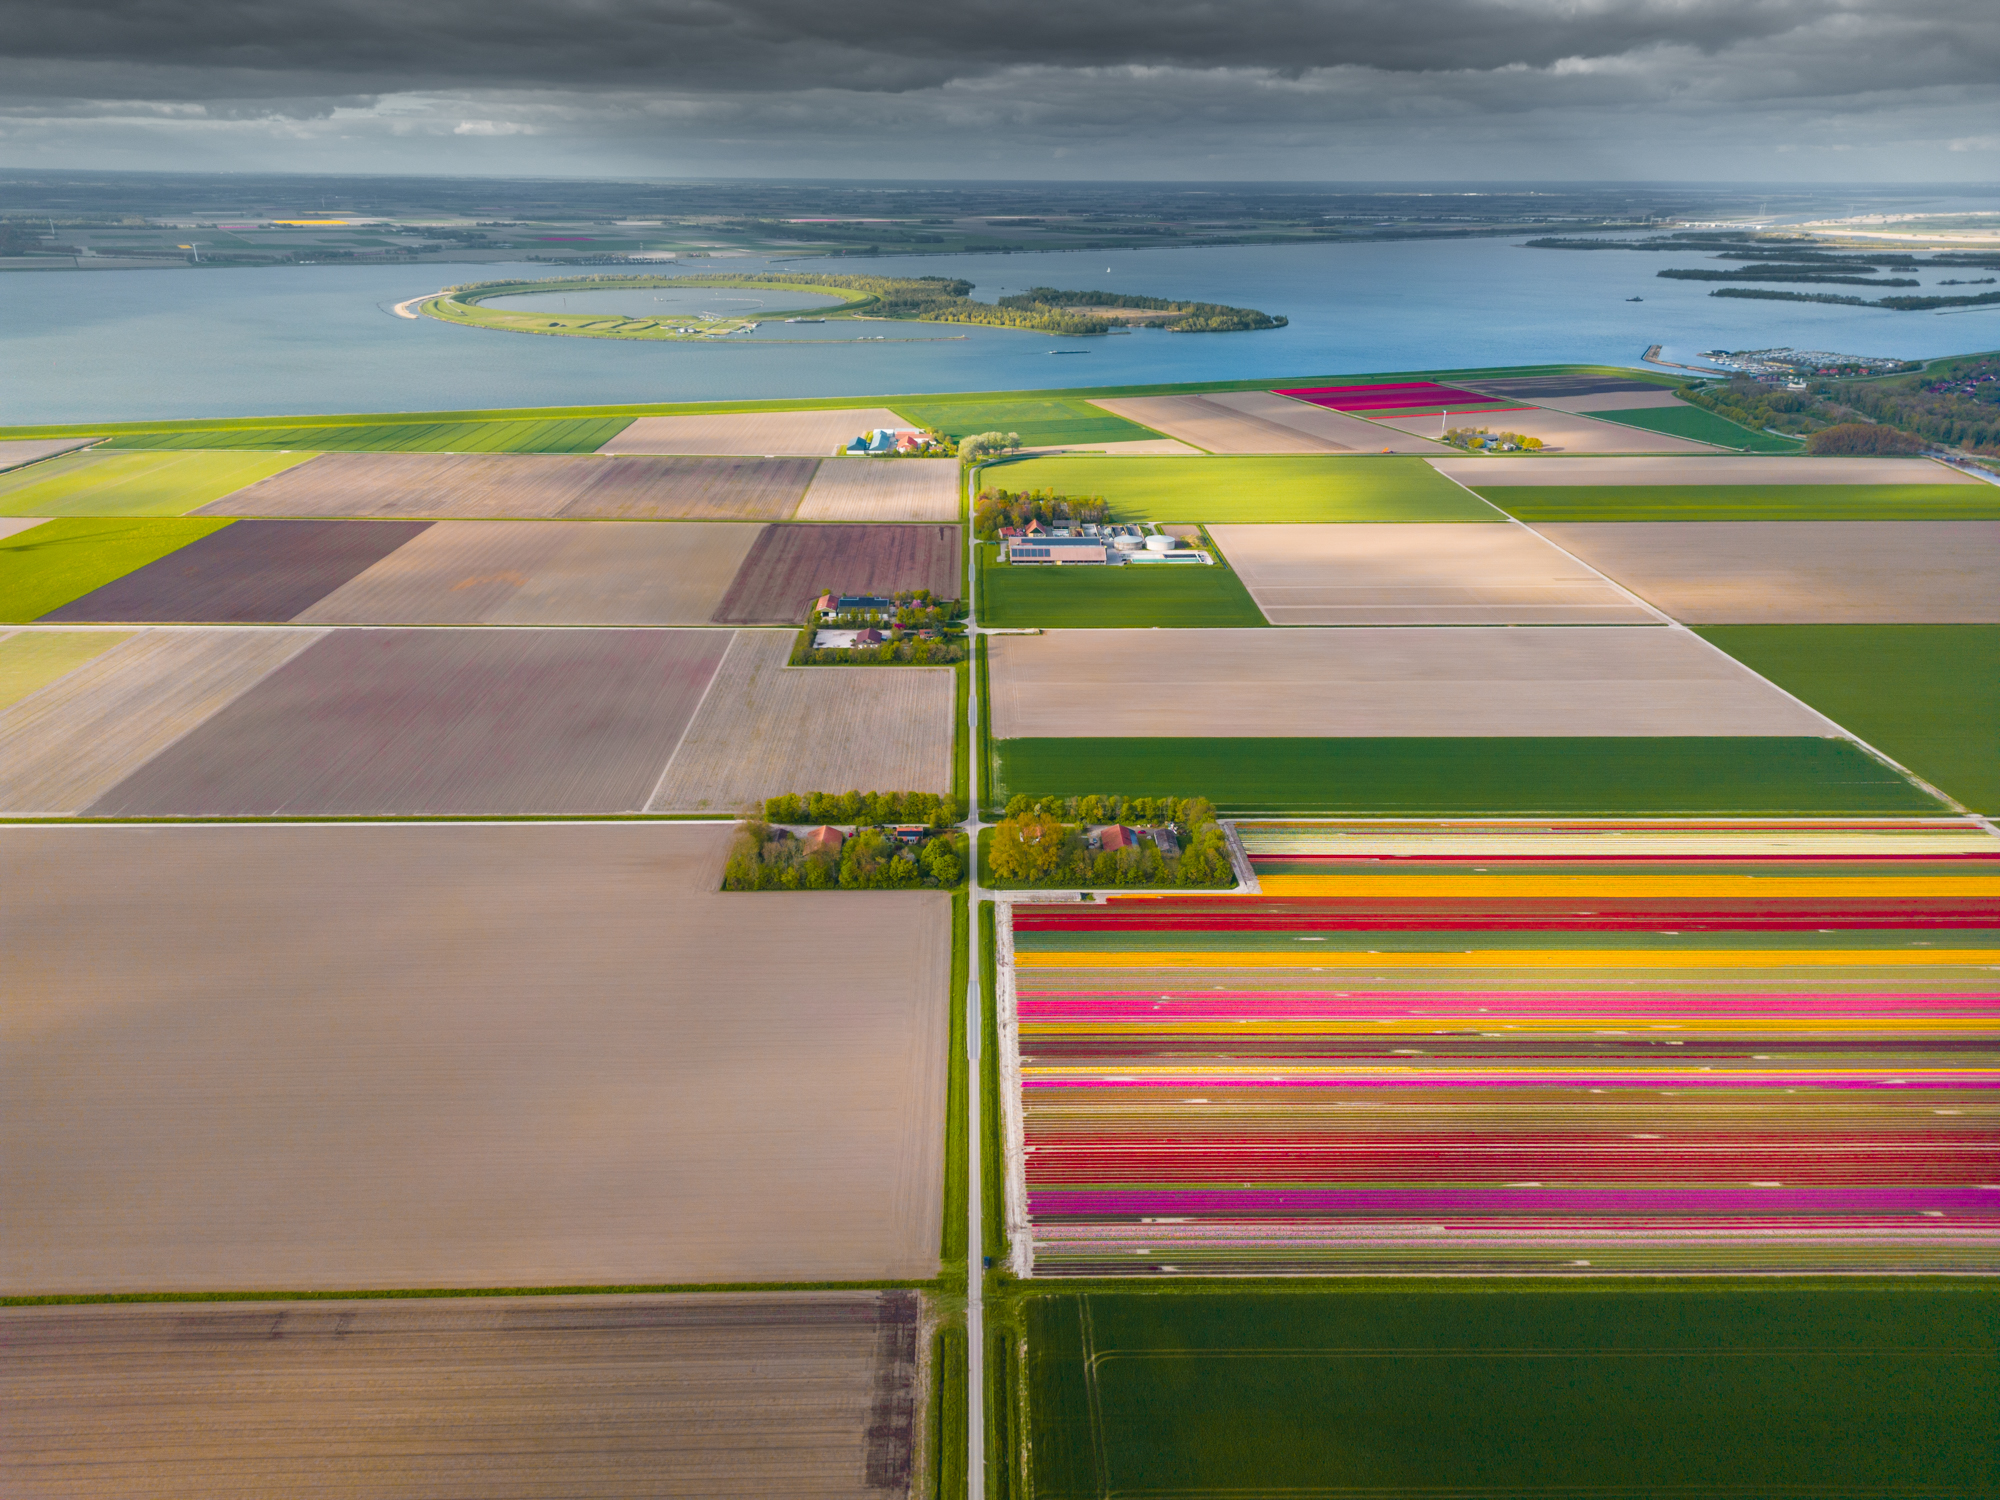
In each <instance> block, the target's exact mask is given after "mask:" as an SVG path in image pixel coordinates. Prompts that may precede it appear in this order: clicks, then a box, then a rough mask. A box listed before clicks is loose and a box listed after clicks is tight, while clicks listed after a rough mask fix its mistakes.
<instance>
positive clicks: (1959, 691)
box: [1696, 486, 2000, 813]
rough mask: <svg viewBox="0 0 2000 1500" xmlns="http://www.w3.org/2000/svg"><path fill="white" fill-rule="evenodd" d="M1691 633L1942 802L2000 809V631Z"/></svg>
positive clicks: (1715, 629) (1793, 628) (1735, 628)
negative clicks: (1910, 774) (1927, 786)
mask: <svg viewBox="0 0 2000 1500" xmlns="http://www.w3.org/2000/svg"><path fill="white" fill-rule="evenodd" d="M1982 488H1984V486H1982ZM1989 493H1991V491H1989ZM1696 633H1697V634H1699V635H1702V636H1705V637H1706V638H1707V639H1709V640H1711V641H1713V642H1714V643H1715V644H1716V645H1718V646H1720V647H1721V648H1722V649H1723V650H1724V651H1727V652H1728V653H1729V654H1730V655H1731V656H1733V657H1735V658H1736V659H1737V660H1739V661H1741V662H1743V663H1744V664H1745V665H1747V666H1748V667H1750V668H1751V670H1753V671H1756V672H1759V673H1762V674H1763V675H1764V676H1766V677H1768V678H1770V679H1771V681H1773V682H1775V683H1777V684H1778V686H1779V687H1781V688H1783V689H1784V690H1785V691H1786V692H1788V693H1791V694H1794V695H1795V696H1797V697H1799V698H1802V699H1804V700H1805V701H1806V702H1807V703H1809V704H1811V705H1812V706H1813V707H1814V708H1816V709H1818V710H1819V711H1820V712H1821V713H1823V714H1825V715H1826V716H1827V717H1828V718H1830V719H1833V720H1834V721H1835V722H1837V723H1840V724H1844V725H1846V726H1847V728H1849V729H1850V730H1852V731H1853V732H1854V733H1855V734H1857V735H1859V736H1861V738H1862V739H1864V740H1866V741H1868V743H1869V744H1871V745H1873V746H1875V747H1876V748H1877V749H1878V750H1880V751H1881V752H1882V753H1883V754H1884V755H1889V756H1893V757H1894V758H1895V759H1896V760H1897V761H1899V762H1900V763H1902V764H1903V765H1906V766H1908V767H1909V768H1910V769H1911V770H1912V771H1914V772H1915V773H1916V774H1917V775H1919V776H1921V777H1923V778H1924V780H1926V781H1928V782H1930V783H1931V785H1933V786H1935V787H1938V788H1939V789H1940V790H1942V791H1943V792H1944V793H1945V794H1946V795H1947V796H1950V797H1954V798H1956V799H1957V800H1958V801H1960V802H1962V803H1964V804H1965V805H1966V806H1967V807H1969V808H1971V809H1972V810H1973V811H1975V812H1982V813H2000V753H1996V748H1995V747H1996V740H2000V732H1996V726H2000V625H1703V626H1700V627H1698V628H1697V632H1696Z"/></svg>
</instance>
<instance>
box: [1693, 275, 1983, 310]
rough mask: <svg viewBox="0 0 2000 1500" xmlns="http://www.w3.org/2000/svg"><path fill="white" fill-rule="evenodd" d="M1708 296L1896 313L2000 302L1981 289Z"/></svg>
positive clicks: (1746, 289)
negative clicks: (1942, 293) (1949, 293)
mask: <svg viewBox="0 0 2000 1500" xmlns="http://www.w3.org/2000/svg"><path fill="white" fill-rule="evenodd" d="M1869 284H1870V285H1874V286H1891V285H1894V284H1895V283H1893V282H1879V281H1878V282H1872V283H1869ZM1708 295H1709V296H1711V297H1754V298H1759V299H1761V300H1763V301H1766V302H1833V303H1838V304H1839V305H1840V306H1843V307H1886V308H1890V309H1892V310H1894V311H1896V312H1929V311H1931V310H1932V309H1933V308H1939V307H1981V306H1984V305H1986V304H1988V303H1992V302H2000V292H1980V293H1977V294H1975V295H1969V296H1958V297H1877V298H1876V299H1875V300H1874V301H1872V302H1871V301H1869V300H1868V298H1866V297H1843V296H1841V295H1840V294H1839V293H1837V292H1780V291H1774V290H1772V289H1770V288H1768V287H1750V286H1724V287H1717V288H1716V289H1715V290H1714V291H1712V292H1710V293H1709V294H1708Z"/></svg>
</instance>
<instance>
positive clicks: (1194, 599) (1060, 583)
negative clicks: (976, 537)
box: [976, 538, 1269, 630]
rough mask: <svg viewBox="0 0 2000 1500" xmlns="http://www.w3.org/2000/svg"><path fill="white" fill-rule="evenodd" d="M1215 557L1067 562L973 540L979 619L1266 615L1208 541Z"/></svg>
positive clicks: (1009, 623)
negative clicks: (1006, 554)
mask: <svg viewBox="0 0 2000 1500" xmlns="http://www.w3.org/2000/svg"><path fill="white" fill-rule="evenodd" d="M1201 545H1202V546H1203V547H1204V548H1206V549H1207V551H1208V552H1209V554H1210V555H1211V556H1213V557H1214V558H1215V559H1216V560H1215V562H1213V563H1212V564H1210V565H1208V566H1206V567H1203V566H1200V565H1198V564H1183V565H1180V566H1174V565H1172V564H1162V563H1152V564H1143V563H1121V564H1116V565H1110V564H1107V565H1104V566H1097V565H1094V564H1085V565H1081V566H1072V567H1042V566H1036V565H1018V566H1017V565H1014V564H1009V563H1004V562H1001V561H1000V549H999V548H998V547H994V546H989V545H981V546H979V547H977V548H976V551H977V553H978V565H979V621H980V623H981V624H982V625H988V626H993V627H997V628H1000V629H1003V630H1004V629H1042V630H1092V629H1095V630H1140V629H1154V628H1161V629H1174V628H1179V629H1183V630H1192V629H1197V628H1199V629H1206V630H1227V629H1235V628H1237V627H1241V626H1253V625H1254V626H1258V627H1262V626H1264V625H1266V624H1267V623H1269V622H1268V621H1266V620H1265V618H1264V612H1263V611H1262V610H1260V609H1259V608H1258V607H1257V602H1256V600H1254V599H1252V598H1251V597H1250V591H1249V590H1248V589H1246V588H1245V587H1244V586H1243V580H1242V579H1241V578H1239V577H1238V576H1237V574H1236V570H1235V569H1233V568H1231V567H1230V566H1228V564H1227V563H1226V562H1225V561H1224V560H1223V558H1222V553H1221V551H1220V550H1219V549H1217V548H1216V546H1215V544H1214V542H1212V541H1209V540H1207V539H1206V538H1204V539H1203V541H1202V543H1201Z"/></svg>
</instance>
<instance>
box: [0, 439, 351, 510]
mask: <svg viewBox="0 0 2000 1500" xmlns="http://www.w3.org/2000/svg"><path fill="white" fill-rule="evenodd" d="M310 457H312V455H311V454H309V453H300V454H297V455H291V454H255V455H252V454H245V453H173V454H152V453H108V452H106V451H105V450H103V449H102V448H98V449H92V450H90V451H87V452H83V453H65V454H61V455H60V456H58V457H55V458H49V459H44V460H42V461H41V462H40V463H33V464H28V465H25V466H23V467H22V468H19V469H14V470H11V471H9V472H7V473H4V474H0V516H181V515H186V514H187V513H188V512H189V511H191V510H193V509H195V508H196V507H197V506H202V505H206V504H208V503H209V502H210V501H211V500H220V499H221V498H222V497H223V496H224V495H227V494H231V493H233V492H234V491H236V490H240V489H242V488H243V487H244V486H245V485H249V484H255V483H256V482H257V481H258V480H260V479H269V478H270V477H271V476H272V475H273V474H282V473H283V472H284V471H285V470H286V469H289V468H291V467H292V466H293V465H294V464H302V463H304V462H305V461H306V460H307V459H308V458H310Z"/></svg>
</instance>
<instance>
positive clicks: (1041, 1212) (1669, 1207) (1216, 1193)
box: [1028, 1184, 2000, 1224]
mask: <svg viewBox="0 0 2000 1500" xmlns="http://www.w3.org/2000/svg"><path fill="white" fill-rule="evenodd" d="M1028 1213H1029V1216H1030V1217H1031V1218H1033V1219H1036V1220H1043V1219H1113V1220H1115V1219H1133V1218H1153V1217H1169V1218H1178V1217H1182V1216H1187V1217H1200V1218H1203V1219H1209V1218H1215V1217H1226V1218H1235V1219H1255V1218H1260V1217H1264V1216H1267V1215H1268V1216H1271V1217H1279V1218H1298V1217H1303V1216H1306V1215H1324V1216H1332V1217H1339V1218H1372V1217H1376V1216H1386V1217H1391V1218H1417V1217H1421V1216H1426V1215H1433V1214H1435V1215H1437V1216H1439V1217H1445V1218H1457V1217H1459V1216H1461V1215H1470V1216H1473V1217H1477V1218H1490V1217H1511V1216H1516V1215H1520V1216H1538V1217H1539V1216H1557V1217H1569V1218H1585V1219H1588V1218H1595V1217H1619V1218H1629V1217H1643V1218H1650V1219H1659V1220H1671V1219H1676V1218H1719V1217H1732V1216H1734V1217H1747V1218H1756V1219H1768V1218H1789V1217H1792V1216H1795V1215H1797V1216H1806V1217H1819V1218H1826V1217H1839V1218H1849V1217H1853V1218H1878V1217H1882V1216H1885V1215H1891V1214H1912V1215H1921V1214H1926V1213H1944V1214H1948V1215H1950V1216H1951V1217H1953V1218H1958V1219H1978V1220H1981V1221H1985V1222H1987V1223H1989V1224H1991V1223H1992V1222H1994V1221H2000V1186H1996V1187H1962V1186H1937V1187H1929V1186H1920V1187H1747V1186H1746V1187H1740V1188H1732V1187H1687V1186H1675V1187H1666V1188H1649V1189H1634V1188H1568V1187H1560V1188H1550V1187H1543V1186H1541V1185H1540V1184H1535V1185H1533V1186H1528V1185H1523V1186H1520V1187H1503V1188H1433V1187H1425V1188H1381V1187H1339V1188H1223V1189H1217V1188H1202V1189H1194V1190H1175V1189H1172V1188H1149V1189H1145V1190H1140V1191H1120V1190H1117V1189H1103V1188H1090V1189H1044V1190H1040V1191H1033V1192H1030V1193H1029V1195H1028Z"/></svg>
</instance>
